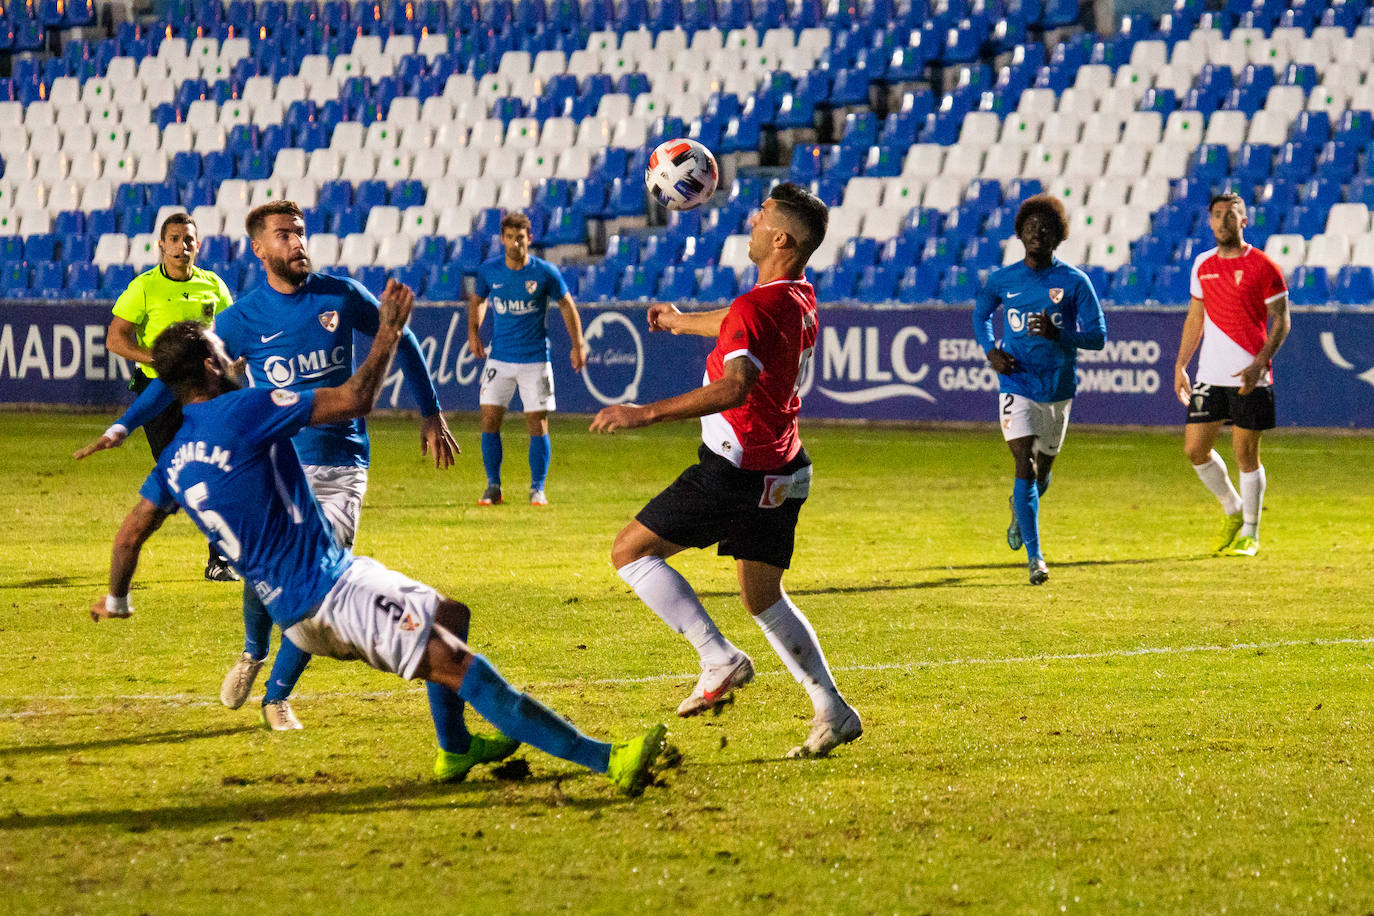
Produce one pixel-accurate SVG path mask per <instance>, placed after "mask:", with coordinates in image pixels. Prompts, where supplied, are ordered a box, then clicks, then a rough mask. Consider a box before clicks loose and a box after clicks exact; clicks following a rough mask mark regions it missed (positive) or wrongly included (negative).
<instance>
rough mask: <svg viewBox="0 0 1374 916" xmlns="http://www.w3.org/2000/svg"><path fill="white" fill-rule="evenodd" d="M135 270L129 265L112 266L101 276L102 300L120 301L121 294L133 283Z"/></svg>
mask: <svg viewBox="0 0 1374 916" xmlns="http://www.w3.org/2000/svg"><path fill="white" fill-rule="evenodd" d="M133 279H134V269H133V267H132V266H130V265H128V264H111V265H110V266H109V267H107V268H105V270H104V272H103V273H102V274H101V275H100V296H99V298H101V299H118V298H119V294H120V293H122V292H124V290H125V289H127V288H128V286H129V284H130V283H132V282H133Z"/></svg>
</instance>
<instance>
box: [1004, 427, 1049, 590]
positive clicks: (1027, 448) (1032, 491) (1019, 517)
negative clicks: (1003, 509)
mask: <svg viewBox="0 0 1374 916" xmlns="http://www.w3.org/2000/svg"><path fill="white" fill-rule="evenodd" d="M1007 448H1008V449H1010V450H1011V457H1012V461H1014V462H1015V464H1016V479H1015V480H1014V481H1013V483H1012V491H1011V509H1012V514H1013V515H1014V516H1015V518H1016V533H1017V535H1018V536H1019V539H1020V541H1021V543H1022V544H1023V545H1024V546H1025V548H1026V562H1027V566H1028V568H1029V570H1030V583H1031V585H1040V584H1042V583H1044V582H1046V581H1048V580H1049V578H1050V570H1049V567H1048V566H1047V565H1046V564H1045V558H1044V556H1043V555H1042V554H1041V553H1040V490H1039V487H1038V486H1037V481H1038V474H1037V468H1036V451H1035V437H1034V436H1021V437H1020V438H1018V439H1008V440H1007ZM1046 481H1047V482H1048V478H1046ZM1012 540H1013V538H1012V536H1011V530H1010V529H1008V531H1007V543H1008V544H1010V543H1011V542H1012Z"/></svg>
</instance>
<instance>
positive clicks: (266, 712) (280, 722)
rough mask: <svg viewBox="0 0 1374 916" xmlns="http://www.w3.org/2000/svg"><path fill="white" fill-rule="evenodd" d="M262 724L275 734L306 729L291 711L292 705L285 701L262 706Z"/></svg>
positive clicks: (275, 701)
mask: <svg viewBox="0 0 1374 916" xmlns="http://www.w3.org/2000/svg"><path fill="white" fill-rule="evenodd" d="M262 724H263V725H266V726H267V727H268V728H270V729H272V731H274V732H289V731H294V730H295V729H298V728H305V726H304V725H302V724H301V720H300V719H297V718H296V714H295V713H294V712H292V711H291V704H290V703H288V702H286V701H285V700H273V701H272V702H270V703H263V704H262Z"/></svg>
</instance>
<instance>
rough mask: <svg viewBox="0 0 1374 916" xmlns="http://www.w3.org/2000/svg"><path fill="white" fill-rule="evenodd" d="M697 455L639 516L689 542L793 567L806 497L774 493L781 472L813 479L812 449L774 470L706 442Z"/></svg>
mask: <svg viewBox="0 0 1374 916" xmlns="http://www.w3.org/2000/svg"><path fill="white" fill-rule="evenodd" d="M697 459H698V460H697V463H696V464H694V465H692V466H691V467H689V468H688V469H687V470H685V471H683V472H682V474H681V475H680V476H679V477H678V479H677V480H675V481H673V482H672V484H670V485H669V487H668V488H667V489H666V490H664V491H663V492H662V493H660V494H658V495H657V496H655V497H654V498H653V499H651V500H649V504H648V505H646V506H645V507H644V508H643V509H641V510H640V511H639V514H638V515H636V516H635V519H636V521H638V522H639V523H640V524H641V525H643V526H644V527H645V528H648V529H649V530H650V531H652V532H653V533H654V534H656V535H658V536H659V537H661V538H663V539H664V540H666V541H670V542H672V543H674V544H680V545H681V546H683V547H697V548H702V547H710V546H711V545H712V544H717V545H718V547H717V550H716V552H717V553H719V554H720V555H721V556H723V557H734V558H735V559H737V560H755V561H758V562H760V563H768V564H769V565H772V566H777V567H780V568H782V569H787V568H788V567H789V566H790V565H791V564H792V549H793V545H794V543H795V538H796V530H797V516H798V515H799V514H800V513H801V507H802V503H804V502H806V497H805V496H804V495H803V496H799V497H795V496H794V497H787V498H783V499H774V498H773V494H775V493H776V492H777V483H778V480H779V478H789V477H790V478H793V479H797V478H804V479H805V480H806V481H808V482H809V479H810V468H811V458H810V456H809V455H807V454H806V449H802V450H801V451H799V452H798V453H797V457H795V458H793V459H792V460H791V461H789V462H788V463H787V464H785V465H783V466H782V467H780V468H778V469H777V470H773V471H746V470H743V469H742V468H737V467H735V466H734V465H733V464H731V463H730V462H728V461H726V460H725V459H724V458H722V457H720V456H719V455H717V454H716V453H715V452H713V451H711V450H710V449H709V448H707V447H706V446H705V445H702V446H701V447H700V448H699V449H698V450H697ZM799 472H800V473H799Z"/></svg>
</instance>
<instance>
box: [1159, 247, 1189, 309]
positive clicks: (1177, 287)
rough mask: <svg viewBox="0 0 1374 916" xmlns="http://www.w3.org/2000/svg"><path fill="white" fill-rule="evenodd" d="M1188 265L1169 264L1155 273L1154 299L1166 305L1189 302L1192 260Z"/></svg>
mask: <svg viewBox="0 0 1374 916" xmlns="http://www.w3.org/2000/svg"><path fill="white" fill-rule="evenodd" d="M1187 261H1188V263H1186V264H1183V265H1179V264H1167V265H1165V266H1164V267H1161V268H1159V270H1158V271H1156V272H1155V283H1154V296H1153V297H1152V298H1154V299H1156V300H1158V301H1159V302H1162V303H1164V304H1166V305H1174V304H1181V303H1185V302H1187V301H1188V300H1189V298H1190V297H1189V292H1188V275H1189V271H1191V270H1192V264H1191V258H1188V259H1187Z"/></svg>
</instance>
